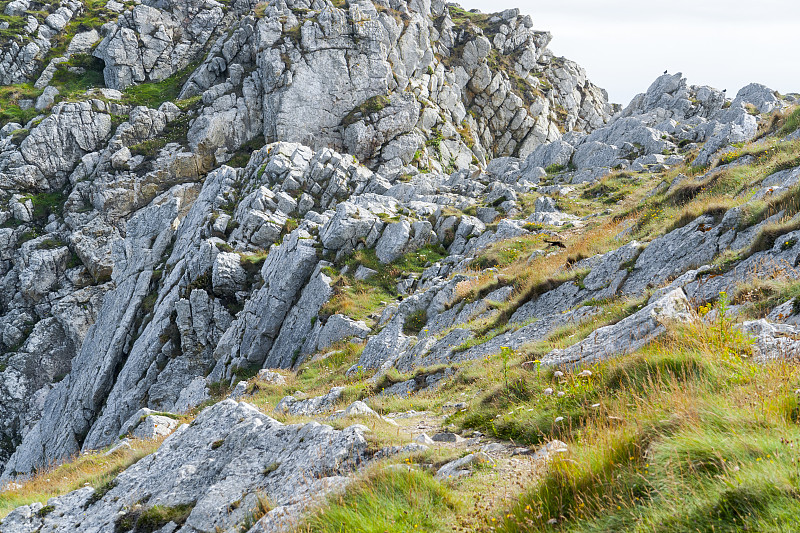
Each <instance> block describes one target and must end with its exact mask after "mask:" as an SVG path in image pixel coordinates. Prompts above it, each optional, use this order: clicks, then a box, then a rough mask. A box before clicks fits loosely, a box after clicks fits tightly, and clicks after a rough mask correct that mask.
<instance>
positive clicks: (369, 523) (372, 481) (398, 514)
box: [298, 469, 460, 533]
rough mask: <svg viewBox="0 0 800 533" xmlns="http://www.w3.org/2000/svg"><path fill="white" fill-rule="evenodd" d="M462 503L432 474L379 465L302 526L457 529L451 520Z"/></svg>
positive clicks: (319, 530) (331, 530)
mask: <svg viewBox="0 0 800 533" xmlns="http://www.w3.org/2000/svg"><path fill="white" fill-rule="evenodd" d="M459 508H460V506H459V504H458V501H457V500H456V499H455V498H454V497H453V495H452V493H451V491H450V490H449V489H448V488H447V487H445V486H444V485H442V484H441V483H439V482H438V481H436V480H434V479H433V478H432V477H431V476H430V475H428V474H425V473H422V472H419V471H416V470H411V471H404V470H401V469H397V470H393V469H385V470H377V471H375V472H373V473H371V474H369V475H367V476H365V477H364V478H362V479H360V480H358V481H356V482H355V483H354V486H351V487H350V488H349V489H348V491H347V492H346V493H345V494H344V495H341V496H335V497H333V498H330V499H329V500H328V503H327V504H326V505H324V506H323V507H322V509H321V510H319V511H317V512H315V513H313V514H312V515H311V516H310V517H308V518H307V519H306V521H305V523H304V524H303V525H302V526H301V527H300V528H298V531H302V532H309V533H310V532H312V531H313V532H314V533H341V532H343V531H347V532H353V533H355V532H364V533H384V532H386V531H391V532H397V533H400V532H413V531H426V532H434V531H451V529H450V527H449V523H450V522H451V521H452V515H454V514H455V513H456V512H457V511H458V510H459Z"/></svg>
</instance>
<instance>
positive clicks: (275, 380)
mask: <svg viewBox="0 0 800 533" xmlns="http://www.w3.org/2000/svg"><path fill="white" fill-rule="evenodd" d="M256 379H257V380H258V381H263V382H264V383H269V384H271V385H285V384H286V378H285V377H283V375H282V374H279V373H278V372H274V371H272V370H269V369H266V368H263V369H261V370H259V371H258V374H256Z"/></svg>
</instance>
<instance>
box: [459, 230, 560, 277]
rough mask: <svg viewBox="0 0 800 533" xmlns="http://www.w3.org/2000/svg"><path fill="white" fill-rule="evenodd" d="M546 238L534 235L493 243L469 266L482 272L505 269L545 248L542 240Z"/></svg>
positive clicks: (541, 235) (543, 235)
mask: <svg viewBox="0 0 800 533" xmlns="http://www.w3.org/2000/svg"><path fill="white" fill-rule="evenodd" d="M546 236H547V235H546V234H540V233H534V234H532V235H524V236H522V237H515V238H513V239H507V240H504V241H500V242H497V243H494V244H492V245H491V246H489V247H488V248H486V249H485V250H483V251H482V252H481V253H480V254H479V255H478V256H477V257H475V259H473V260H472V263H471V264H470V266H472V267H473V268H478V269H481V270H483V269H486V268H492V267H506V266H509V265H510V264H512V263H514V262H515V261H518V260H520V259H523V260H524V259H527V258H528V257H530V255H531V254H532V253H533V252H534V250H539V249H541V248H542V247H543V246H545V244H544V242H543V238H544V237H546Z"/></svg>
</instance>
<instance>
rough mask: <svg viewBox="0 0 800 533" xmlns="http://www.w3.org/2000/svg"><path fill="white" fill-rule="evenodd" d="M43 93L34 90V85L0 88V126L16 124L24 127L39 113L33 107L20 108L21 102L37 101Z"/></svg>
mask: <svg viewBox="0 0 800 533" xmlns="http://www.w3.org/2000/svg"><path fill="white" fill-rule="evenodd" d="M40 94H42V91H40V90H38V89H34V87H33V84H30V83H23V84H17V85H5V86H3V87H0V126H3V125H5V124H8V123H9V122H16V123H18V124H22V125H23V126H24V125H25V124H27V123H28V122H29V121H30V120H32V119H33V118H34V117H36V116H37V115H38V114H39V112H38V111H36V109H34V108H33V106H31V107H30V108H28V109H22V108H21V107H19V101H20V100H35V99H36V98H37V97H38V96H39V95H40Z"/></svg>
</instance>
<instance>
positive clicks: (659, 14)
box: [460, 0, 800, 105]
mask: <svg viewBox="0 0 800 533" xmlns="http://www.w3.org/2000/svg"><path fill="white" fill-rule="evenodd" d="M460 3H461V4H462V6H464V7H465V8H466V9H473V8H478V9H480V10H481V11H483V12H485V13H489V12H495V11H501V10H503V9H507V8H510V7H518V8H519V9H520V11H521V12H522V13H526V14H529V15H530V16H531V18H533V24H534V28H535V29H537V30H546V31H550V32H551V33H552V34H553V41H552V42H551V43H550V49H551V50H552V51H553V53H555V54H556V55H560V56H565V57H567V58H568V59H572V60H573V61H576V62H578V63H579V64H580V65H581V66H583V68H585V69H586V71H587V72H588V74H589V79H591V80H592V81H593V82H594V83H595V84H596V85H599V86H600V87H603V88H604V89H606V90H608V93H609V98H610V99H611V101H612V102H615V103H621V104H623V105H626V104H627V103H628V102H629V101H630V99H631V98H632V97H633V96H634V95H636V94H637V93H640V92H644V91H645V90H646V89H647V87H648V86H649V85H650V83H651V82H652V81H653V80H654V79H655V78H656V77H657V76H659V75H660V74H661V73H662V72H664V70H665V69H667V70H669V71H670V72H671V73H674V72H683V74H684V76H686V77H687V78H688V80H689V83H690V84H692V85H711V86H712V87H716V88H718V89H728V94H730V95H731V96H733V95H735V94H736V91H738V90H739V88H741V87H743V86H744V85H747V84H748V83H750V82H753V81H755V82H759V83H763V84H765V85H767V86H769V87H771V88H773V89H775V90H778V91H780V92H782V93H790V92H800V0H758V1H754V0H749V1H744V0H730V1H723V0H671V1H669V2H667V1H662V0H658V1H654V0H638V1H632V0H608V1H606V0H545V1H542V0H461V1H460Z"/></svg>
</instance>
